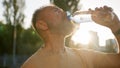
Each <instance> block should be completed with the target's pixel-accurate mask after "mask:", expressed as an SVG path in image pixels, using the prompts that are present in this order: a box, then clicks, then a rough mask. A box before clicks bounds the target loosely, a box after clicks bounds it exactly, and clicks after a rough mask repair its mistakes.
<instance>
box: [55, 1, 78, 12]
mask: <svg viewBox="0 0 120 68" xmlns="http://www.w3.org/2000/svg"><path fill="white" fill-rule="evenodd" d="M53 1H54V4H55V5H57V6H58V7H60V8H62V9H63V10H64V11H70V12H71V13H72V12H74V11H76V10H77V6H78V3H79V1H80V0H53Z"/></svg>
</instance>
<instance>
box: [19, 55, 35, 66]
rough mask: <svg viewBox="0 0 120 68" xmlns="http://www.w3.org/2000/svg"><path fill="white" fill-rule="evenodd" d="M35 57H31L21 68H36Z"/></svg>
mask: <svg viewBox="0 0 120 68" xmlns="http://www.w3.org/2000/svg"><path fill="white" fill-rule="evenodd" d="M34 59H35V57H34V55H32V56H31V57H29V58H28V59H27V60H26V61H25V62H24V63H23V65H22V66H21V68H35V67H34V63H35V62H34Z"/></svg>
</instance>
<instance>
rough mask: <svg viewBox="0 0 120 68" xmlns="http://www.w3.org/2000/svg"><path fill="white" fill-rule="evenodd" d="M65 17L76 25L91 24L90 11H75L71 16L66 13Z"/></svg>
mask: <svg viewBox="0 0 120 68" xmlns="http://www.w3.org/2000/svg"><path fill="white" fill-rule="evenodd" d="M67 16H68V19H69V20H71V21H73V22H74V23H76V24H80V23H86V22H93V20H92V18H91V12H90V11H77V12H75V13H73V14H72V15H71V14H70V13H69V12H67Z"/></svg>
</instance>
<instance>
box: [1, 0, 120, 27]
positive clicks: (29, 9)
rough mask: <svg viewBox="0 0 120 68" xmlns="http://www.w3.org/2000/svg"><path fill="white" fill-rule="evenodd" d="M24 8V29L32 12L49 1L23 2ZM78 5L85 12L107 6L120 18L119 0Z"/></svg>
mask: <svg viewBox="0 0 120 68" xmlns="http://www.w3.org/2000/svg"><path fill="white" fill-rule="evenodd" d="M25 1H26V6H25V10H24V13H25V16H26V17H25V21H24V22H25V28H28V27H30V25H31V18H32V14H33V12H34V11H35V10H36V9H37V8H39V7H40V6H43V5H46V4H49V3H50V1H49V0H25ZM79 5H82V8H81V10H87V9H88V8H91V9H94V8H95V7H101V6H103V5H107V6H109V7H112V8H113V10H114V12H115V13H116V14H117V15H118V17H119V18H120V8H119V6H120V3H119V0H80V3H79ZM0 8H1V9H0V21H1V20H2V21H3V20H4V18H3V10H4V9H3V6H2V0H0Z"/></svg>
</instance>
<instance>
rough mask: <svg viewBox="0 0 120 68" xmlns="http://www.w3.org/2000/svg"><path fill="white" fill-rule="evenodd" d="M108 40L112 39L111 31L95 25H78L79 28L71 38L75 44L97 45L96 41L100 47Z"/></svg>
mask: <svg viewBox="0 0 120 68" xmlns="http://www.w3.org/2000/svg"><path fill="white" fill-rule="evenodd" d="M108 39H114V36H113V34H112V33H111V30H110V29H108V28H106V27H103V26H100V25H98V24H95V23H82V24H80V28H79V29H78V30H77V31H76V32H75V33H74V35H73V36H72V40H73V41H74V43H75V44H78V43H80V44H83V45H88V44H89V43H90V42H91V41H93V43H97V41H96V40H98V44H99V45H100V46H105V45H106V40H108Z"/></svg>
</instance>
